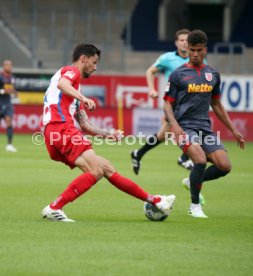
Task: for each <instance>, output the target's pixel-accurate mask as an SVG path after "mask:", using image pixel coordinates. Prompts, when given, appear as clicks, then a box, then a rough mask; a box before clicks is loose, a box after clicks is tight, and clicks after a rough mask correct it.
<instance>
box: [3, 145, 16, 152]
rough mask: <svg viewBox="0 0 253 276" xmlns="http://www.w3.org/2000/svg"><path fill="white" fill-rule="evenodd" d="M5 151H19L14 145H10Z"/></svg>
mask: <svg viewBox="0 0 253 276" xmlns="http://www.w3.org/2000/svg"><path fill="white" fill-rule="evenodd" d="M5 150H6V151H9V152H17V149H16V148H15V147H14V146H13V145H12V144H8V145H7V146H6V148H5Z"/></svg>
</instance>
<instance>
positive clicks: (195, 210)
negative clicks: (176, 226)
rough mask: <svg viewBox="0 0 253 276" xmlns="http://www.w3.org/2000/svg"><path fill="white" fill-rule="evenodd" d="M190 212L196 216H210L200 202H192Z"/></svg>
mask: <svg viewBox="0 0 253 276" xmlns="http://www.w3.org/2000/svg"><path fill="white" fill-rule="evenodd" d="M188 214H189V215H190V216H192V217H194V218H208V216H207V215H206V214H205V213H204V212H203V210H202V207H201V205H200V204H194V203H192V204H191V206H190V209H189V210H188Z"/></svg>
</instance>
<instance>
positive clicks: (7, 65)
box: [3, 60, 12, 74]
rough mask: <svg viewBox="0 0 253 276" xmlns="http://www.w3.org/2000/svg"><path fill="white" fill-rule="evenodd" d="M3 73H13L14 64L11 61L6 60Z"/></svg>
mask: <svg viewBox="0 0 253 276" xmlns="http://www.w3.org/2000/svg"><path fill="white" fill-rule="evenodd" d="M3 71H4V72H5V73H6V74H11V73H12V62H11V61H10V60H6V61H4V63H3Z"/></svg>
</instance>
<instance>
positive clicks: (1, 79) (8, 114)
mask: <svg viewBox="0 0 253 276" xmlns="http://www.w3.org/2000/svg"><path fill="white" fill-rule="evenodd" d="M14 81H15V80H14V77H13V75H12V61H11V60H4V61H3V71H2V72H1V73H0V120H1V119H2V118H3V119H4V121H5V124H6V135H7V145H6V148H5V149H6V151H9V152H16V151H17V149H16V148H15V147H14V146H13V145H12V140H13V127H12V117H13V106H12V102H11V95H13V94H15V93H16V90H15V87H14Z"/></svg>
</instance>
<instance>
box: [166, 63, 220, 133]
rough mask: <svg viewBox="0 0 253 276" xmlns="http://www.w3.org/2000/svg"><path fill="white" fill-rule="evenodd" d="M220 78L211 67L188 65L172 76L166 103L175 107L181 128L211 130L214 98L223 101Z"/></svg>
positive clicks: (178, 69) (175, 113)
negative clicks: (211, 110) (210, 115)
mask: <svg viewBox="0 0 253 276" xmlns="http://www.w3.org/2000/svg"><path fill="white" fill-rule="evenodd" d="M220 96H221V91H220V74H219V73H218V72H217V71H215V70H214V69H213V68H212V67H210V66H209V65H206V64H203V65H202V66H201V67H195V66H191V65H190V64H189V63H186V64H184V65H182V66H180V67H178V68H177V69H176V70H175V71H174V72H173V73H172V74H171V75H170V78H169V81H168V85H167V87H166V91H165V95H164V100H166V101H169V102H171V104H172V105H173V111H174V116H175V118H176V120H177V122H178V123H179V125H180V126H181V127H182V128H192V129H203V130H209V129H210V128H211V122H210V119H209V115H208V111H209V108H210V102H211V98H220Z"/></svg>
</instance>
